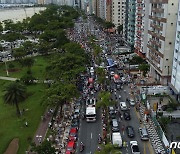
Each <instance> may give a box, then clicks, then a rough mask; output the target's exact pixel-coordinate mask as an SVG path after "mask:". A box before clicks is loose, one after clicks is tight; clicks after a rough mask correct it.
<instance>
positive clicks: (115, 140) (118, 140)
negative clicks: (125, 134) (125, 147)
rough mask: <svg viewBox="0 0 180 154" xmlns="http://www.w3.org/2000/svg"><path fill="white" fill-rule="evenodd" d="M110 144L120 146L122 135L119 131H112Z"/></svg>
mask: <svg viewBox="0 0 180 154" xmlns="http://www.w3.org/2000/svg"><path fill="white" fill-rule="evenodd" d="M112 144H113V145H114V146H117V147H122V137H121V134H120V133H119V132H114V133H112Z"/></svg>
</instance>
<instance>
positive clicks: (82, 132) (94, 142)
mask: <svg viewBox="0 0 180 154" xmlns="http://www.w3.org/2000/svg"><path fill="white" fill-rule="evenodd" d="M101 131H102V124H101V111H100V109H97V120H96V122H93V123H87V122H86V120H81V124H80V129H79V140H78V145H77V152H78V153H79V145H80V142H83V143H84V145H85V149H84V151H83V152H81V153H82V154H93V153H94V152H95V151H96V149H97V146H98V135H99V134H101Z"/></svg>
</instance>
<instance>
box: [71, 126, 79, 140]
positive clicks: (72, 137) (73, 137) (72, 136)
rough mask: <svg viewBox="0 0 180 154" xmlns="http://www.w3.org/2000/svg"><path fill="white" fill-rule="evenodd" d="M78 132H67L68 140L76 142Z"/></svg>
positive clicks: (75, 129)
mask: <svg viewBox="0 0 180 154" xmlns="http://www.w3.org/2000/svg"><path fill="white" fill-rule="evenodd" d="M77 134H78V130H77V128H71V129H70V131H69V140H70V141H76V140H77Z"/></svg>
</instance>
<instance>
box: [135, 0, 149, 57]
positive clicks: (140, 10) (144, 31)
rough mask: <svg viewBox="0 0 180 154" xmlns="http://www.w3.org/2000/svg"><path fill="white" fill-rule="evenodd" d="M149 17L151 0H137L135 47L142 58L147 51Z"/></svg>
mask: <svg viewBox="0 0 180 154" xmlns="http://www.w3.org/2000/svg"><path fill="white" fill-rule="evenodd" d="M148 18H149V0H136V13H135V42H134V48H135V52H136V53H137V54H138V55H139V56H140V57H142V58H145V56H146V52H147V42H148V37H147V35H148V22H149V20H148Z"/></svg>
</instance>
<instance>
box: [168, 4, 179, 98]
mask: <svg viewBox="0 0 180 154" xmlns="http://www.w3.org/2000/svg"><path fill="white" fill-rule="evenodd" d="M176 25H177V26H176V36H175V47H174V57H173V66H172V75H171V83H170V87H171V88H172V90H173V92H174V93H175V94H176V96H177V99H178V100H180V2H179V10H178V18H177V24H176Z"/></svg>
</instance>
